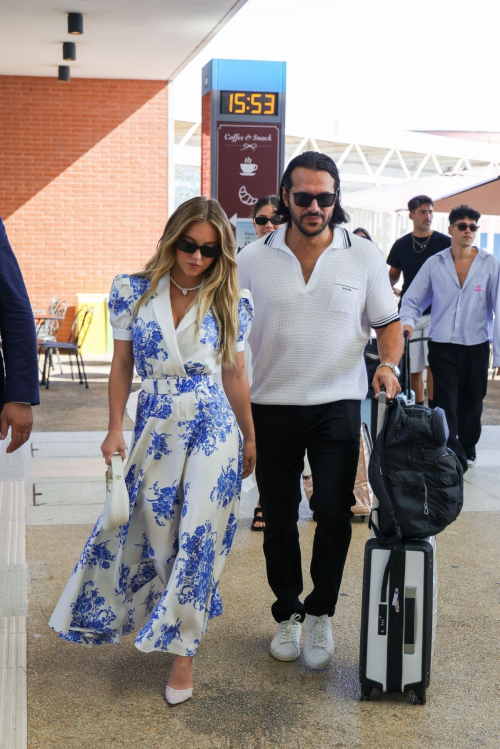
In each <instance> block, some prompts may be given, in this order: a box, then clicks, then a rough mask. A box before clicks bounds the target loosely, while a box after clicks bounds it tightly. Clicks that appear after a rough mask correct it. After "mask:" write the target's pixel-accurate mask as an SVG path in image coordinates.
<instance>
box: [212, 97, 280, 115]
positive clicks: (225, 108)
mask: <svg viewBox="0 0 500 749" xmlns="http://www.w3.org/2000/svg"><path fill="white" fill-rule="evenodd" d="M220 111H221V114H251V115H268V116H276V115H277V114H278V94H271V93H264V92H256V91H254V92H252V91H221V92H220Z"/></svg>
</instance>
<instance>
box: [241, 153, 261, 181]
mask: <svg viewBox="0 0 500 749" xmlns="http://www.w3.org/2000/svg"><path fill="white" fill-rule="evenodd" d="M258 168H259V167H258V165H257V164H253V163H252V159H251V158H250V156H247V158H246V159H245V162H244V163H243V164H240V169H241V172H240V175H241V176H242V177H253V175H254V174H255V172H256V171H257V169H258Z"/></svg>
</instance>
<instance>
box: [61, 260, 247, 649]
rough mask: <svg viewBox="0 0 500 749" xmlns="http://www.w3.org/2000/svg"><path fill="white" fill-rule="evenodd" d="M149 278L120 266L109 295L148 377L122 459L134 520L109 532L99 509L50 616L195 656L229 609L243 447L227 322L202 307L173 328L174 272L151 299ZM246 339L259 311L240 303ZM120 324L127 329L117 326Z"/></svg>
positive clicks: (113, 639)
mask: <svg viewBox="0 0 500 749" xmlns="http://www.w3.org/2000/svg"><path fill="white" fill-rule="evenodd" d="M148 288H149V280H148V279H146V278H143V277H141V276H128V275H122V276H117V277H116V279H115V281H114V282H113V287H112V289H111V292H110V297H109V309H110V320H111V325H112V327H113V328H114V330H115V333H116V337H117V338H120V339H122V340H127V341H131V346H132V351H133V354H134V360H135V366H136V369H137V372H138V374H139V376H140V377H142V378H143V379H144V378H148V379H149V378H151V379H153V380H158V381H160V380H161V381H162V387H161V388H160V387H158V388H153V389H154V390H161V391H162V392H161V393H158V392H146V390H148V391H149V390H150V389H151V387H150V383H148V386H147V387H146V386H144V388H145V389H144V390H142V389H141V391H140V392H139V395H138V405H137V415H136V421H135V426H134V433H133V441H132V444H131V446H130V453H129V460H128V463H127V468H126V477H125V481H126V486H127V491H128V495H129V500H130V514H129V520H128V522H127V523H125V524H124V525H122V526H121V527H120V528H118V529H116V530H113V531H112V532H107V531H104V530H103V529H102V528H101V524H102V518H101V517H100V518H99V519H98V521H97V523H96V525H95V528H94V529H93V531H92V533H91V534H90V537H89V539H88V540H87V543H86V544H85V546H84V549H83V551H82V553H81V555H80V559H79V560H78V562H77V563H76V565H75V568H74V570H73V573H72V575H71V577H70V579H69V581H68V584H67V586H66V589H65V591H64V593H63V595H62V596H61V599H60V601H59V603H58V604H57V607H56V609H55V611H54V614H53V615H52V617H51V620H50V626H51V627H52V628H53V629H54V630H55V631H56V632H58V633H59V635H60V637H62V638H63V639H65V640H66V641H68V642H72V643H79V644H86V645H92V646H93V645H101V644H104V643H110V644H119V643H120V641H121V638H122V636H123V635H126V634H130V633H132V632H134V633H135V645H136V647H137V648H138V649H139V650H143V651H146V652H151V651H153V650H160V651H170V652H174V653H178V654H181V655H195V654H196V652H197V650H198V647H199V644H200V639H201V636H202V634H203V633H204V632H205V631H206V629H207V624H208V620H209V619H211V618H213V617H216V616H220V614H222V601H221V597H220V593H219V580H220V576H221V574H222V570H223V568H224V564H225V561H226V557H227V554H228V553H229V550H230V548H231V545H232V543H233V539H234V533H235V530H236V518H237V511H238V503H239V495H240V484H241V470H242V451H241V439H240V435H239V430H238V427H237V424H236V419H235V417H234V414H233V412H232V410H231V407H230V405H229V402H228V400H227V398H226V395H225V393H224V391H223V389H222V387H221V386H220V385H218V384H214V376H216V375H217V374H218V373H219V372H220V361H219V355H218V351H217V343H218V339H219V327H218V325H217V323H216V320H215V317H214V315H213V313H212V311H209V312H208V313H207V314H206V315H205V318H204V319H203V321H202V322H201V324H200V327H199V329H197V321H196V311H197V310H196V307H193V308H191V309H190V310H188V312H187V314H186V316H185V318H184V320H183V324H182V325H179V328H178V330H177V331H175V330H174V328H173V325H172V320H171V317H169V311H168V308H167V307H166V306H165V304H169V301H168V293H169V291H168V289H169V284H168V277H167V278H166V283H164V282H163V279H162V280H161V281H160V285H159V286H158V292H155V294H154V295H153V296H152V298H151V300H149V301H148V302H147V303H145V304H144V303H141V306H140V308H138V306H137V303H138V300H139V299H140V298H141V296H142V295H143V294H144V292H145V291H146V290H147V289H148ZM238 315H239V323H240V326H239V333H238V348H239V349H240V350H241V347H242V343H243V342H244V340H245V337H246V335H247V334H248V329H249V325H250V322H251V319H252V306H251V299H250V296H249V295H248V294H247V293H243V294H242V296H241V300H240V303H239V308H238ZM118 331H120V332H118Z"/></svg>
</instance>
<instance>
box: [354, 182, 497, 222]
mask: <svg viewBox="0 0 500 749" xmlns="http://www.w3.org/2000/svg"><path fill="white" fill-rule="evenodd" d="M415 195H428V196H429V197H431V198H432V200H433V201H434V210H435V211H439V212H441V211H442V212H447V211H450V210H451V208H453V206H455V205H458V204H459V203H468V204H470V205H472V206H473V207H474V208H476V209H477V210H478V211H479V212H480V213H482V214H486V215H489V216H498V215H500V176H499V175H498V174H495V175H490V176H486V175H482V176H478V175H476V176H471V175H470V174H467V172H463V173H459V174H436V175H432V176H429V177H422V178H421V179H412V180H407V181H403V182H397V183H396V184H392V185H383V186H382V187H372V188H370V189H368V190H357V191H356V192H351V193H344V194H343V195H342V203H343V204H344V205H345V206H346V207H348V208H358V209H360V210H365V211H382V212H386V213H395V212H400V211H406V210H408V201H409V200H410V198H413V197H415Z"/></svg>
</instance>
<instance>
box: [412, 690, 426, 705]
mask: <svg viewBox="0 0 500 749" xmlns="http://www.w3.org/2000/svg"><path fill="white" fill-rule="evenodd" d="M411 701H412V702H413V704H414V705H425V703H426V701H427V698H426V696H425V689H424V690H423V691H422V692H415V691H414V692H413V694H412V696H411Z"/></svg>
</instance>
